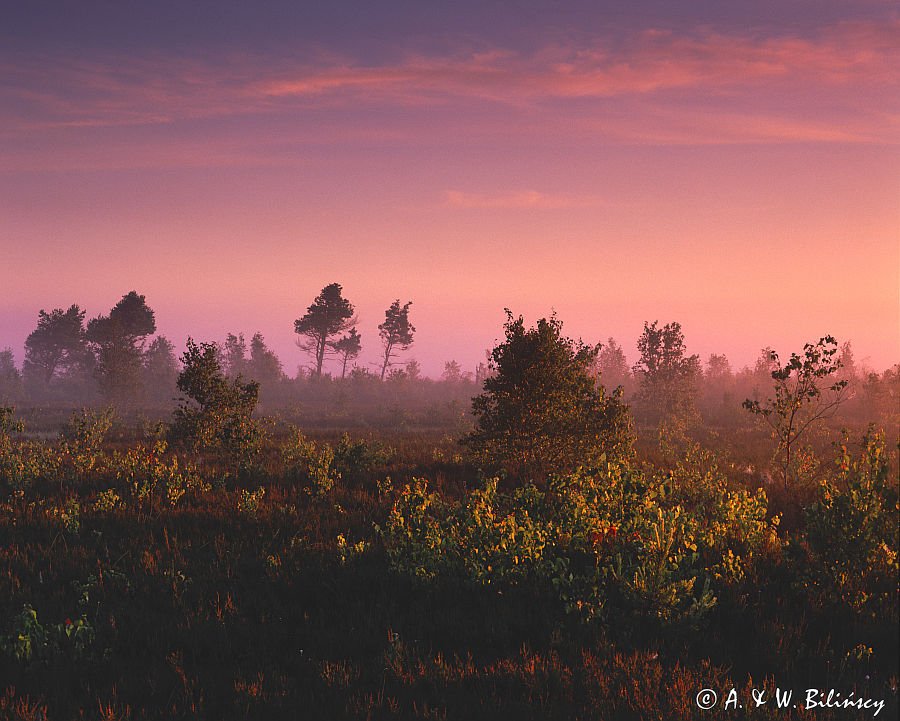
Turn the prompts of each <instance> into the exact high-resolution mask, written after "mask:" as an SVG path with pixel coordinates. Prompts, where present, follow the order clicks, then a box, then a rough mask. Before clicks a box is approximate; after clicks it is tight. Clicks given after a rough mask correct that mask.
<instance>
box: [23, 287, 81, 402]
mask: <svg viewBox="0 0 900 721" xmlns="http://www.w3.org/2000/svg"><path fill="white" fill-rule="evenodd" d="M87 364H88V350H87V344H86V341H85V330H84V311H83V310H81V308H79V307H78V306H77V305H72V306H70V307H69V309H68V310H65V311H64V310H62V309H61V308H56V309H54V310H52V311H50V312H49V313H47V312H46V311H44V310H41V311H40V313H38V324H37V328H35V329H34V330H33V331H32V332H31V334H30V335H29V336H28V338H27V339H26V340H25V361H24V363H23V364H22V374H23V376H24V378H25V382H26V384H27V385H29V387H46V386H48V385H50V382H51V381H52V380H54V379H55V378H59V377H61V376H71V375H72V374H74V373H75V372H76V371H77V370H79V369H83V368H84V367H85V366H86V365H87Z"/></svg>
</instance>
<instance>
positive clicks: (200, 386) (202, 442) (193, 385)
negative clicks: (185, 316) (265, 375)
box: [172, 338, 262, 473]
mask: <svg viewBox="0 0 900 721" xmlns="http://www.w3.org/2000/svg"><path fill="white" fill-rule="evenodd" d="M182 363H183V364H184V370H182V372H181V374H180V375H179V376H178V388H179V390H180V391H181V392H182V393H184V394H185V395H186V396H188V398H187V399H184V398H183V399H182V401H181V404H180V405H179V406H178V408H177V409H176V410H175V423H174V425H173V427H172V436H173V437H174V438H176V439H178V440H180V441H183V442H186V443H188V444H189V445H191V446H192V447H193V448H194V449H196V450H199V451H211V452H213V453H215V454H217V455H218V456H219V457H220V459H221V460H222V461H223V462H226V463H228V464H230V465H231V466H232V467H233V468H234V470H235V472H236V473H239V472H240V471H241V470H244V469H246V468H247V467H248V465H249V463H250V461H251V459H252V458H253V457H254V456H255V455H256V454H257V453H258V452H259V446H260V441H261V439H262V431H261V429H260V427H259V423H257V422H256V421H255V420H254V419H253V417H252V416H253V412H254V410H255V409H256V404H257V401H258V398H259V384H258V383H256V382H255V381H249V382H247V383H245V382H244V381H243V379H242V378H241V377H240V376H238V377H237V378H234V379H229V378H227V377H226V376H225V374H224V372H223V371H222V368H221V364H220V362H219V349H218V347H217V346H216V345H215V344H214V343H201V344H200V345H199V346H198V345H197V344H196V343H194V341H193V340H192V339H190V338H188V341H187V350H186V351H185V352H184V355H183V356H182Z"/></svg>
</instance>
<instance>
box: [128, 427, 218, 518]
mask: <svg viewBox="0 0 900 721" xmlns="http://www.w3.org/2000/svg"><path fill="white" fill-rule="evenodd" d="M167 451H168V443H167V442H166V441H165V440H164V439H161V438H159V439H156V440H155V441H153V443H152V444H150V445H149V446H148V445H144V444H141V445H138V446H134V447H132V448H128V449H127V450H126V451H125V452H124V453H116V454H114V456H113V458H112V469H113V470H114V471H115V476H116V479H117V480H119V481H120V482H122V483H123V485H124V487H125V489H127V490H128V492H129V493H130V494H131V498H132V499H133V501H134V504H135V506H136V507H137V508H146V509H148V510H153V509H154V508H157V507H158V506H159V505H160V504H161V503H162V502H163V501H165V502H166V503H168V505H169V506H171V507H174V506H176V505H177V504H178V502H179V501H180V500H181V499H182V498H183V497H184V496H185V494H187V493H201V492H204V491H207V490H209V484H208V483H205V482H204V481H203V480H202V478H201V477H200V474H199V472H198V471H197V469H196V468H195V467H194V466H193V465H192V464H191V463H183V462H181V461H179V460H178V456H176V455H170V454H168V453H167Z"/></svg>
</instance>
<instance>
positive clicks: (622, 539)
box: [384, 463, 777, 625]
mask: <svg viewBox="0 0 900 721" xmlns="http://www.w3.org/2000/svg"><path fill="white" fill-rule="evenodd" d="M680 473H681V474H687V473H688V466H687V465H685V466H682V467H680ZM682 480H684V479H682ZM705 484H706V485H705V487H701V492H700V493H701V495H700V496H699V497H698V498H696V499H694V498H691V497H690V495H689V494H688V493H687V492H686V491H684V490H682V491H681V492H678V493H674V492H673V491H672V486H673V483H672V478H671V477H650V478H646V477H644V475H643V474H641V473H640V472H638V471H636V470H635V469H633V468H631V467H630V466H628V465H626V464H621V463H605V464H603V465H602V466H600V467H598V468H596V469H594V470H592V471H589V472H588V471H581V472H578V473H574V474H568V475H562V476H552V477H551V478H550V481H549V485H548V488H546V489H541V488H538V487H537V486H535V485H533V484H529V485H526V486H523V487H521V488H518V489H516V490H515V491H514V492H512V493H506V494H505V493H500V492H499V491H498V488H497V481H496V480H495V479H494V480H489V481H487V482H486V483H485V485H484V487H483V488H481V489H477V490H474V491H472V492H470V493H469V494H468V496H467V497H466V498H465V500H464V502H461V503H455V504H454V503H449V502H447V501H444V500H442V499H441V498H439V497H438V496H436V495H435V494H433V493H429V491H428V486H427V482H426V481H423V480H421V479H419V480H416V481H414V482H413V483H412V484H411V485H408V486H406V487H405V488H404V489H403V490H402V491H401V493H400V495H399V497H398V498H397V500H396V502H395V503H394V506H393V508H392V510H391V513H390V516H389V518H388V524H387V527H386V529H385V532H384V537H385V543H386V546H387V549H388V554H389V557H390V559H391V563H392V566H393V567H394V568H395V569H396V570H398V571H400V572H402V573H406V574H409V575H413V576H416V577H419V578H426V579H427V578H435V577H438V576H449V577H462V578H467V579H469V580H470V581H471V582H473V583H476V584H480V585H492V586H497V587H498V588H504V587H511V586H517V585H518V586H528V587H532V588H536V589H543V591H545V592H548V593H553V594H555V595H556V596H557V598H558V599H559V601H560V602H561V603H562V604H563V606H564V607H565V608H566V609H567V610H568V611H571V612H576V613H578V614H579V615H581V616H582V617H584V618H585V619H590V618H596V619H599V620H605V621H607V622H614V621H618V620H622V619H626V618H631V617H635V616H637V617H639V618H642V619H644V620H652V621H654V622H658V623H660V624H662V625H670V624H673V623H675V624H681V623H686V624H688V625H696V623H698V622H699V621H700V620H701V619H702V618H703V616H704V615H705V614H706V612H707V611H708V610H709V609H710V608H712V606H713V605H714V603H715V596H714V590H715V588H716V587H717V586H718V587H720V588H722V587H724V586H726V585H728V584H730V583H734V582H736V581H738V580H740V579H741V578H742V577H743V573H744V569H745V567H746V564H747V563H748V562H749V561H750V560H751V559H753V558H754V557H755V556H756V555H757V554H759V553H761V552H762V551H763V550H764V549H765V548H766V547H767V545H768V544H770V543H772V542H773V539H777V535H776V533H775V528H776V524H777V521H767V520H766V514H767V504H766V497H765V494H764V493H762V492H761V491H760V492H757V494H749V493H748V492H746V491H737V492H735V491H729V490H728V489H727V488H726V486H725V482H724V480H723V479H722V478H721V477H720V476H717V475H715V474H714V472H713V471H709V474H708V476H707V477H705ZM686 501H691V503H690V504H687V505H684V504H683V502H686Z"/></svg>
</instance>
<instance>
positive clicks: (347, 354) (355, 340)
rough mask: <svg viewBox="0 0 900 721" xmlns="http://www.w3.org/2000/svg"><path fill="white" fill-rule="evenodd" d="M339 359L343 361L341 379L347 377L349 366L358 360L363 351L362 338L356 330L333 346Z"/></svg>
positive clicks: (352, 330) (351, 330) (352, 329)
mask: <svg viewBox="0 0 900 721" xmlns="http://www.w3.org/2000/svg"><path fill="white" fill-rule="evenodd" d="M332 348H334V350H335V352H336V353H337V354H338V358H340V360H341V378H344V377H346V375H347V364H348V363H349V362H350V361H352V360H354V359H356V358H358V357H359V353H360V351H361V350H362V338H361V337H360V335H359V333H357V332H356V328H351V329H350V332H349V333H347V335H345V336H343V337H342V338H341V339H340V340H337V341H335V342H334V343H333V344H332Z"/></svg>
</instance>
